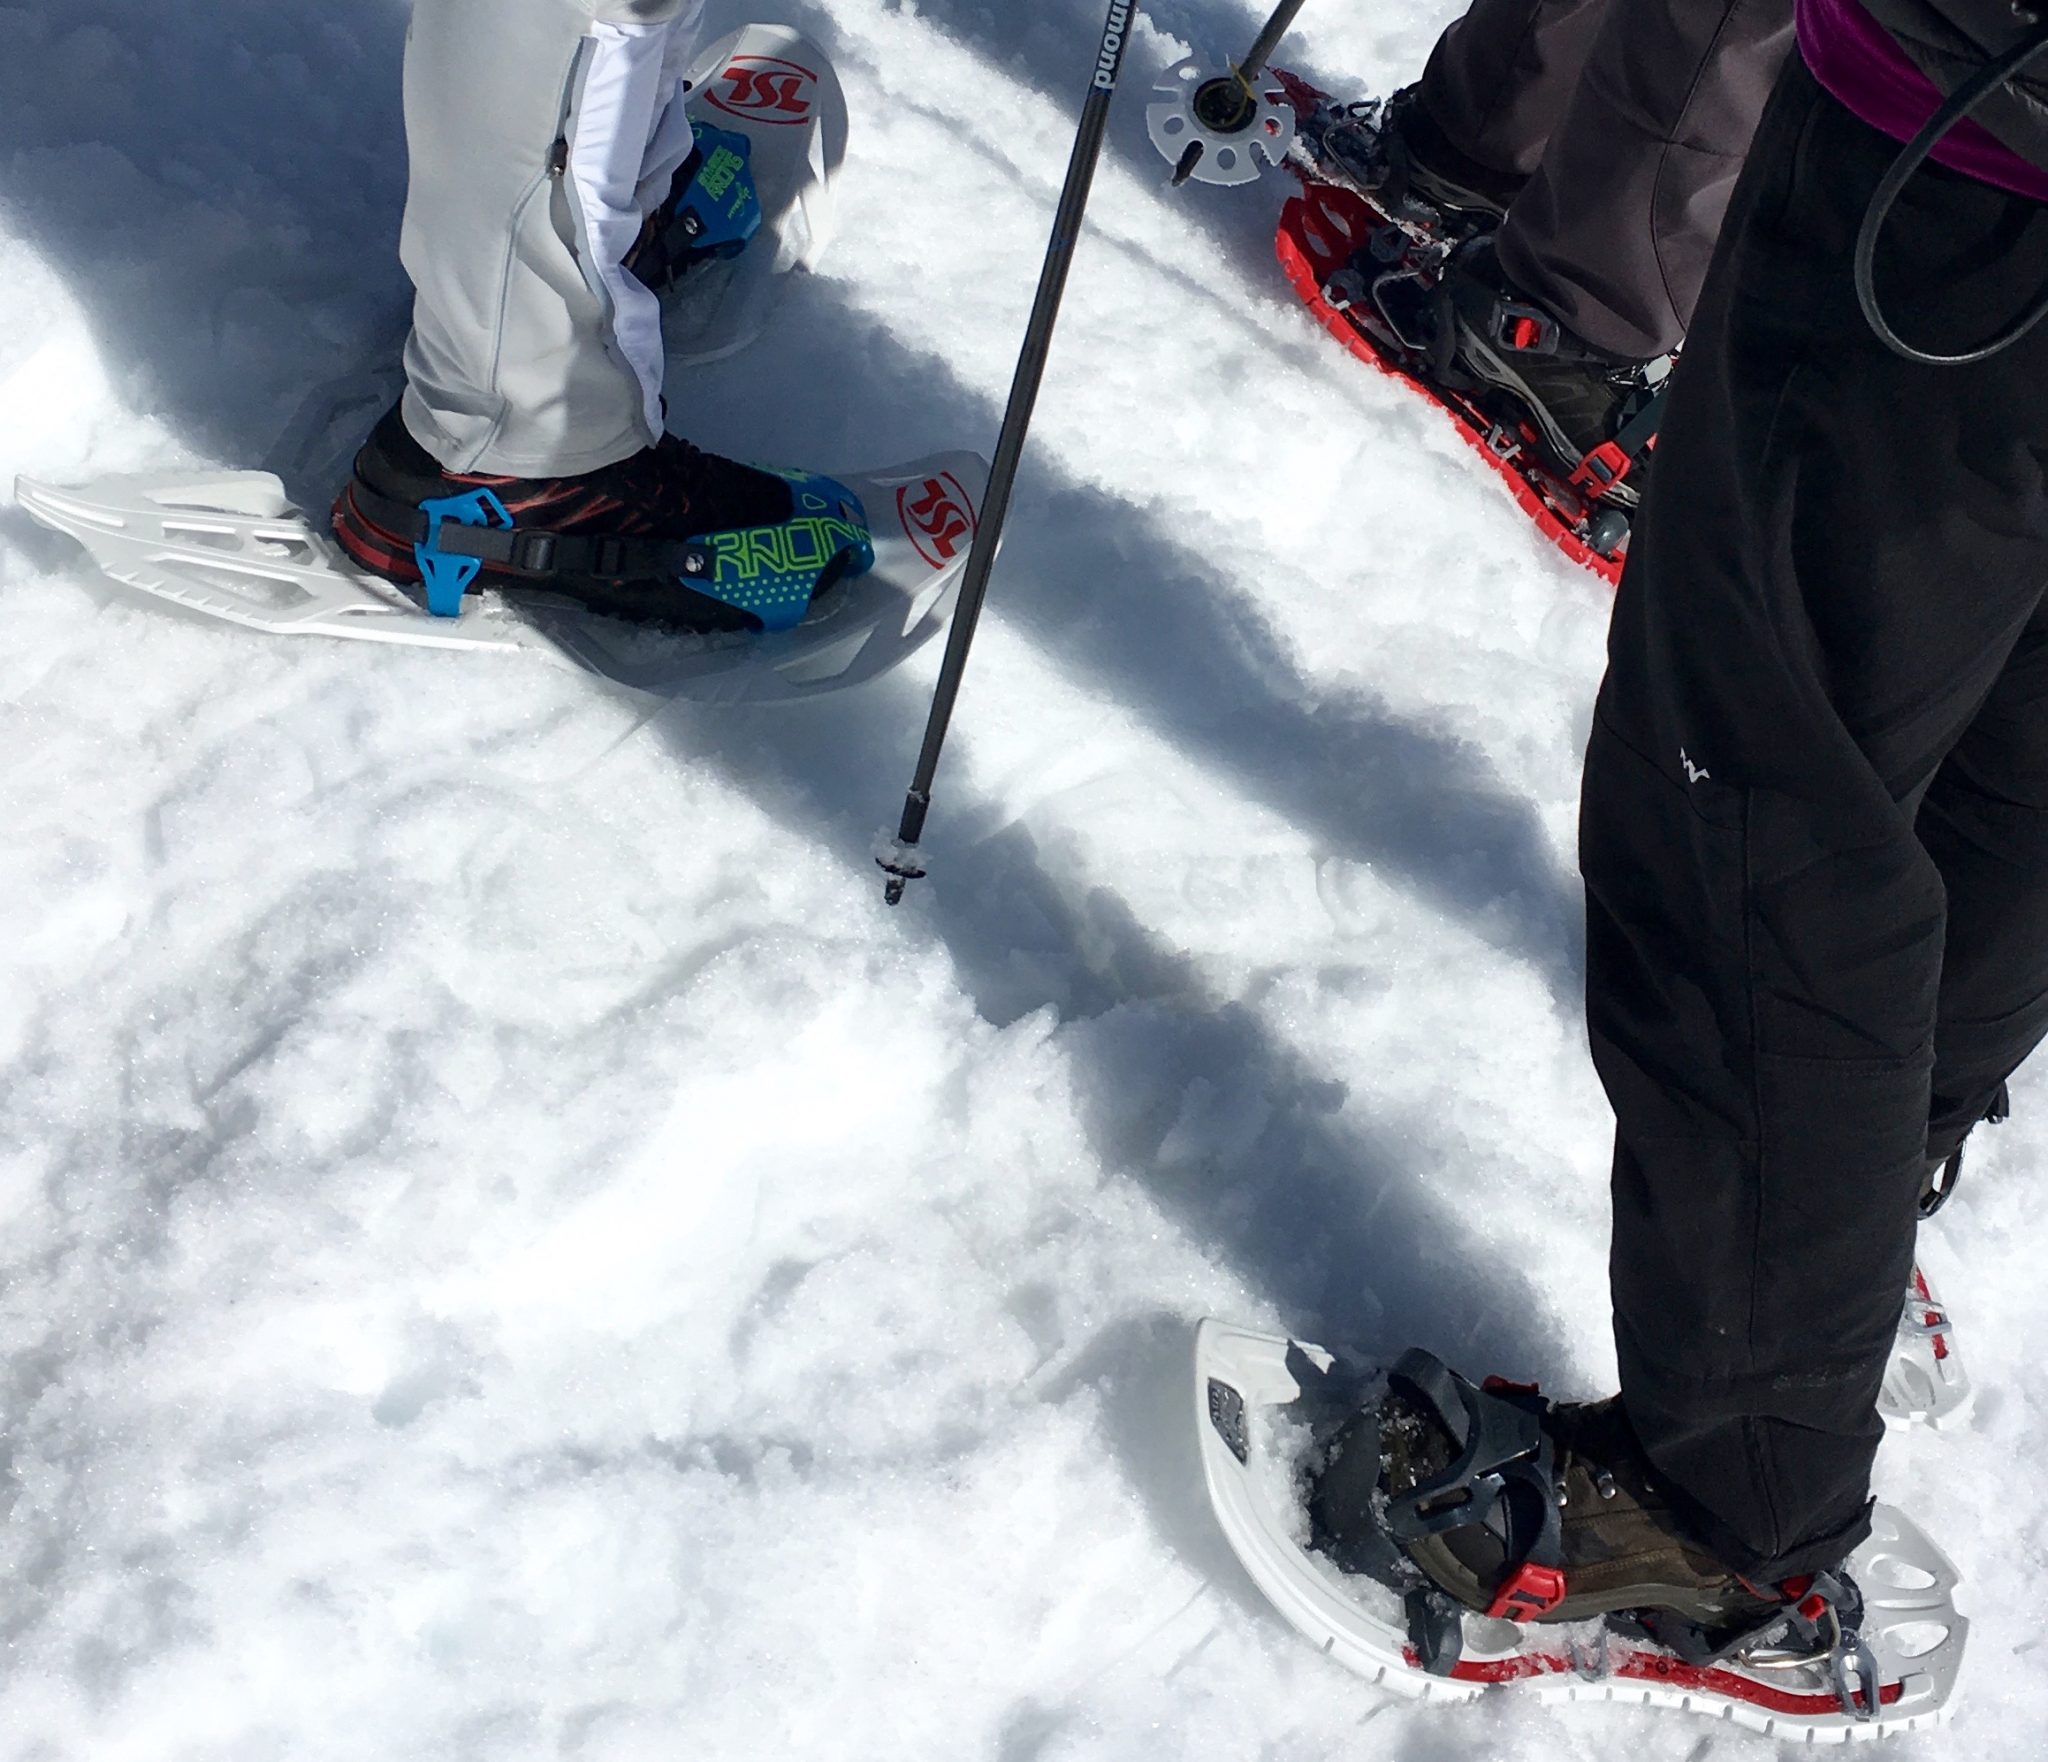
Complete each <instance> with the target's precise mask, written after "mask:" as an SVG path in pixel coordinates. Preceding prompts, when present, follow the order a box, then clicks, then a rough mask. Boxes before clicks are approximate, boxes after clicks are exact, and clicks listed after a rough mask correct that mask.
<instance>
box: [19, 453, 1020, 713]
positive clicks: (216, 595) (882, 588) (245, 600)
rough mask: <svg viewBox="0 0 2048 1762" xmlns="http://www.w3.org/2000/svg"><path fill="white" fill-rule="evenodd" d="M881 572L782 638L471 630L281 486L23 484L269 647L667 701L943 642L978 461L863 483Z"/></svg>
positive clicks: (496, 616) (534, 599)
mask: <svg viewBox="0 0 2048 1762" xmlns="http://www.w3.org/2000/svg"><path fill="white" fill-rule="evenodd" d="M840 481H841V482H842V483H843V484H844V485H845V487H846V488H848V489H850V490H851V491H853V492H854V494H855V495H857V496H858V497H859V498H860V501H861V504H862V506H863V507H864V508H865V509H866V511H867V517H868V522H869V527H870V530H871V531H872V533H873V537H874V553H875V564H874V567H873V568H872V569H870V570H869V571H868V572H867V573H865V574H863V575H860V576H857V577H855V578H854V579H852V580H850V581H847V582H845V583H843V584H842V585H841V586H840V587H838V588H837V589H835V590H834V591H833V593H832V594H831V595H829V596H828V597H827V598H825V599H823V600H821V601H820V602H819V604H818V605H817V607H816V608H815V609H814V610H813V612H812V614H811V616H809V617H808V618H806V619H805V620H804V621H803V622H802V623H801V624H799V625H797V626H796V628H795V629H793V630H788V631H784V632H780V633H777V634H773V635H747V634H737V633H735V634H719V635H688V634H682V633H678V632H674V631H668V630H663V629H661V628H659V627H653V626H645V625H635V624H629V623H625V622H623V621H621V620H619V619H615V618H607V617H603V616H601V615H598V614H595V613H592V612H591V611H589V610H588V609H587V608H584V607H581V606H578V605H577V604H575V603H574V602H573V601H570V600H568V599H560V600H550V599H549V598H548V597H546V596H544V595H529V594H522V595H520V596H518V597H517V598H516V600H515V599H508V598H507V597H505V596H504V595H501V594H498V593H496V592H493V591H488V590H486V591H483V592H477V593H472V594H471V595H470V596H469V599H468V600H467V601H465V603H464V609H463V611H462V614H461V616H460V617H455V618H441V617H434V616H431V615H430V614H429V613H428V612H427V610H426V608H425V606H424V605H423V604H422V603H421V602H420V601H419V600H418V599H416V598H414V597H412V596H411V595H410V594H408V593H407V592H405V591H404V590H403V589H401V588H399V587H396V586H394V585H393V584H392V583H390V582H388V581H385V580H383V579H381V578H380V577H378V576H375V575H371V574H368V573H366V572H364V571H362V570H358V569H356V568H354V567H352V566H351V565H350V564H349V562H348V561H347V559H346V558H345V557H343V555H342V554H341V550H340V547H339V546H338V545H337V544H336V543H335V542H334V540H333V539H332V538H331V537H329V536H328V534H327V532H326V531H325V530H324V525H325V523H324V521H323V522H322V523H321V526H320V527H318V528H316V527H315V525H314V524H313V523H312V522H310V521H309V520H308V519H307V518H306V516H305V515H304V514H302V513H301V512H300V511H299V510H298V509H297V508H295V507H293V506H292V505H291V503H290V501H289V499H288V498H287V497H286V495H285V490H284V486H283V484H282V483H281V482H280V481H279V480H278V479H277V478H276V477H274V476H272V475H271V474H270V473H269V472H266V471H224V472H213V473H203V472H168V473H164V474H161V475H155V476H135V477H114V478H107V479H104V480H102V481H101V482H99V483H96V484H89V485H86V486H84V487H81V488H78V489H60V488H56V487H53V486H51V485H48V484H42V483H37V482H34V481H33V480H31V479H29V478H26V477H24V478H20V479H18V480H17V481H16V483H15V495H16V498H17V499H18V500H19V501H20V503H21V505H22V508H23V510H24V511H25V512H27V513H28V514H30V515H32V516H33V517H34V518H35V519H37V520H39V521H41V522H42V523H43V524H44V525H45V526H49V527H52V528H54V529H55V530H57V531H59V532H62V533H66V534H68V535H69V536H71V537H72V538H75V539H77V540H78V542H79V543H80V544H82V545H84V546H85V548H86V550H87V551H88V552H89V553H90V555H91V556H92V559H93V561H94V562H95V563H97V564H98V565H99V567H100V568H101V569H102V570H103V571H104V572H105V573H106V574H107V575H109V576H111V577H112V578H113V579H114V580H116V581H119V582H123V583H125V584H127V585H128V586H130V587H132V588H135V589H136V590H138V591H139V592H142V593H145V594H149V595H152V596H153V597H155V598H157V599H161V600H166V601H169V602H170V603H172V604H173V605H176V606H179V607H182V608H183V609H184V610H186V611H188V612H193V613H198V614H200V615H202V616H204V617H208V618H213V619H218V620H220V621H222V622H224V623H229V624H236V625H240V626H241V627H242V628H244V629H246V630H254V631H259V632H261V633H262V634H264V635H267V636H327V637H340V638H345V639H349V640H353V641H358V642H385V643H400V644H405V645H408V646H411V647H416V648H435V649H452V650H465V651H470V652H477V651H497V652H513V653H533V654H538V655H540V656H542V657H543V658H545V659H548V660H551V661H556V662H560V663H563V664H566V665H569V666H572V667H576V668H580V669H582V670H584V671H586V672H591V673H597V674H601V675H602V676H604V677H605V678H608V679H611V680H614V681H616V682H618V683H619V684H622V685H625V686H628V687H631V688H632V689H634V690H637V691H643V692H648V693H651V694H653V695H655V696H660V697H672V698H689V699H694V700H698V701H708V702H717V703H764V702H777V701H784V700H789V699H794V698H804V697H814V696H817V695H819V694H821V693H824V692H829V691H838V690H842V689H844V688H846V687H847V686H851V685H858V684H860V683H862V682H863V681H866V680H869V679H873V678H876V677H878V676H880V675H881V674H883V673H886V672H888V671H889V670H890V669H891V668H893V667H895V666H897V665H898V664H900V663H901V662H902V661H903V660H905V659H906V658H907V657H908V656H909V655H910V654H912V653H913V652H915V651H916V650H917V649H918V648H919V647H921V646H922V645H923V644H924V643H925V642H926V641H927V640H928V639H929V638H930V637H932V636H933V635H935V634H936V633H937V632H938V631H939V630H941V629H943V628H944V627H945V624H946V620H947V619H948V618H949V617H950V616H951V614H952V608H953V601H954V598H955V596H956V595H957V593H958V591H959V586H960V578H961V576H962V574H963V573H964V572H965V569H966V564H967V556H968V550H969V547H970V545H971V543H972V540H973V536H974V532H975V528H976V526H977V525H978V523H979V520H980V509H981V499H982V496H983V493H984V492H985V490H986V489H987V486H988V465H987V463H986V461H984V460H983V459H981V458H980V457H979V456H977V455H976V454H973V453H943V454H939V455H937V456H935V457H933V458H929V459H920V460H918V461H916V462H915V463H912V464H909V465H903V466H898V467H894V468H890V469H885V470H880V471H869V472H861V473H849V474H847V475H845V476H844V477H842V478H841V479H840Z"/></svg>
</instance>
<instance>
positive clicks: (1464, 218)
mask: <svg viewBox="0 0 2048 1762" xmlns="http://www.w3.org/2000/svg"><path fill="white" fill-rule="evenodd" d="M1281 77H1282V79H1283V82H1284V83H1285V84H1286V86H1287V90H1288V93H1289V96H1290V98H1291V99H1292V100H1293V102H1294V104H1295V108H1296V111H1297V113H1299V114H1303V115H1304V116H1306V117H1307V118H1308V132H1309V135H1310V146H1311V152H1312V155H1313V157H1314V159H1315V161H1316V169H1317V171H1318V172H1319V173H1320V174H1321V175H1323V176H1324V177H1326V178H1328V179H1329V181H1331V182H1333V183H1338V184H1343V185H1346V186H1348V187H1350V188H1351V189H1353V190H1356V191H1357V192H1358V193H1359V194H1360V195H1363V196H1367V197H1370V198H1371V199H1372V200H1373V202H1374V203H1375V204H1377V205H1379V206H1380V207H1382V208H1384V209H1385V210H1386V211H1387V212H1388V213H1390V214H1392V215H1395V216H1396V217H1399V218H1404V219H1407V220H1409V221H1411V222H1413V223H1415V224H1418V225H1421V226H1423V227H1425V228H1426V229H1427V230H1429V231H1431V232H1433V233H1440V234H1441V235H1442V236H1444V237H1446V238H1453V239H1455V238H1461V237H1464V236H1466V235H1468V234H1470V233H1473V232H1478V231H1484V230H1487V229H1490V228H1492V227H1495V226H1498V225H1499V224H1500V222H1501V218H1502V216H1503V215H1505V214H1506V213H1507V210H1508V204H1509V203H1510V202H1512V201H1513V200H1514V199H1515V197H1516V196H1517V195H1518V194H1519V193H1520V191H1521V188H1522V186H1523V185H1524V184H1526V183H1527V182H1528V181H1529V180H1528V179H1527V178H1526V177H1524V176H1522V175H1520V174H1518V173H1515V172H1508V171H1496V170H1494V169H1493V168H1492V167H1491V166H1487V165H1481V164H1480V163H1479V161H1478V160H1476V159H1474V158H1472V157H1470V155H1468V154H1466V153H1465V152H1464V151H1463V150H1462V149H1460V148H1459V147H1457V146H1456V145H1455V144H1454V143H1453V142H1452V140H1451V138H1450V137H1449V136H1448V135H1446V134H1445V133H1444V131H1443V130H1442V129H1441V128H1439V127H1438V126H1437V123H1436V119H1435V118H1434V117H1432V116H1431V115H1430V114H1429V112H1428V110H1427V109H1425V108H1424V107H1423V103H1422V97H1421V88H1420V87H1418V86H1403V87H1402V88H1401V89H1400V90H1399V91H1398V92H1396V93H1395V94H1394V95H1393V96H1392V97H1391V98H1389V99H1387V100H1386V102H1385V103H1383V104H1382V103H1380V102H1378V101H1376V100H1367V101H1365V102H1362V103H1356V104H1340V103H1338V102H1337V101H1336V100H1334V99H1329V98H1325V97H1324V96H1323V95H1322V94H1321V93H1320V92H1317V91H1316V90H1315V89H1314V88H1313V87H1311V86H1309V85H1307V84H1306V83H1305V82H1302V81H1299V80H1295V79H1294V78H1293V76H1292V75H1283V76H1281ZM1418 203H1419V204H1422V206H1421V207H1417V206H1416V204H1418Z"/></svg>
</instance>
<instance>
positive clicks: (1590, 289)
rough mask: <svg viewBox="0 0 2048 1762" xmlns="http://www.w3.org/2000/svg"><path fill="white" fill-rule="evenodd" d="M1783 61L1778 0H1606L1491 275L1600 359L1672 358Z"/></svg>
mask: <svg viewBox="0 0 2048 1762" xmlns="http://www.w3.org/2000/svg"><path fill="white" fill-rule="evenodd" d="M1791 48H1792V6H1791V0H1705V3H1704V4H1694V3H1692V0H1612V3H1611V4H1610V5H1609V6H1608V7H1607V9H1606V14H1605V20H1604V23H1603V25H1602V28H1601V30H1600V32H1599V35H1598V36H1597V38H1595V39H1594V40H1593V42H1592V44H1591V46H1590V50H1589V52H1586V53H1585V54H1584V55H1583V63H1584V67H1583V72H1582V73H1581V74H1580V76H1579V77H1578V79H1577V80H1576V82H1575V83H1574V85H1573V87H1572V90H1571V93H1570V103H1569V105H1568V107H1566V108H1565V109H1564V110H1563V112H1562V115H1561V118H1560V119H1559V120H1557V121H1556V123H1555V125H1554V126H1553V127H1552V128H1551V129H1550V130H1549V131H1548V133H1547V135H1546V137H1545V139H1546V145H1545V147H1544V150H1543V152H1542V154H1541V157H1540V162H1539V163H1535V164H1533V165H1532V166H1531V168H1530V169H1532V170H1533V172H1534V175H1533V176H1532V177H1531V178H1530V180H1529V182H1528V184H1527V185H1526V186H1525V187H1524V188H1523V190H1522V191H1521V193H1520V194H1519V195H1518V196H1517V197H1516V198H1515V201H1514V205H1513V206H1512V207H1511V208H1510V209H1509V210H1508V216H1507V220H1506V222H1505V224H1504V225H1503V226H1502V227H1501V230H1500V233H1499V237H1498V249H1499V252H1500V262H1501V267H1502V268H1503V269H1505V270H1506V271H1507V273H1508V275H1509V277H1510V278H1511V279H1512V280H1513V281H1514V282H1515V283H1516V284H1517V285H1518V286H1519V287H1521V288H1522V289H1523V290H1524V291H1526V292H1527V293H1528V294H1529V295H1531V296H1532V297H1533V298H1534V299H1535V300H1536V301H1537V302H1538V303H1539V304H1540V305H1542V306H1543V307H1545V308H1546V309H1547V310H1549V311H1550V312H1551V313H1553V314H1554V315H1555V316H1556V317H1557V318H1558V319H1559V320H1561V321H1562V322H1563V323H1564V325H1565V326H1566V327H1567V328H1568V329H1570V330H1571V331H1572V332H1573V333H1574V334H1575V335H1577V336H1579V337H1580V338H1582V339H1583V340H1585V341H1586V342H1588V343H1591V344H1592V345H1593V346H1594V347H1595V348H1597V349H1602V350H1605V351H1607V352H1608V353H1609V354H1612V355H1617V356H1622V357H1625V358H1627V359H1630V360H1637V361H1646V360H1649V359H1651V358H1652V357H1654V356H1658V355H1662V354H1666V353H1668V352H1669V351H1670V350H1672V349H1674V348H1676V347H1677V346H1678V344H1679V343H1680V342H1682V341H1683V340H1684V338H1685V332H1686V327H1687V326H1688V325H1689V324H1690V323H1691V321H1692V309H1693V306H1694V303H1695V302H1696V301H1697V299H1698V297H1699V290H1700V282H1701V279H1702V278H1703V277H1704V276H1705V274H1706V269H1707V262H1708V259H1709V258H1710V257H1711V256H1712V255H1713V250H1714V241H1715V239H1716V237H1717V236H1718V235H1719V233H1720V229H1721V217H1722V215H1723V213H1724V212H1725V211H1726V209H1727V206H1728V198H1729V194H1730V192H1731V191H1732V190H1733V189H1734V187H1735V179H1736V175H1737V173H1739V172H1740V171H1741V169H1742V161H1743V156H1744V155H1745V154H1746V153H1747V152H1748V151H1749V143H1750V137H1751V136H1752V135H1753V134H1754V133H1755V131H1756V123H1757V118H1758V116H1759V115H1760V114H1762V111H1763V106H1764V99H1765V97H1766V96H1767V95H1768V94H1769V92H1770V90H1771V86H1772V83H1773V82H1774V81H1775V80H1776V78H1777V76H1778V72H1779V70H1780V69H1781V68H1782V67H1783V66H1784V65H1785V59H1786V57H1787V55H1788V54H1789V53H1790V52H1791ZM1539 91H1540V94H1541V97H1542V101H1543V102H1546V103H1547V102H1548V87H1547V86H1542V87H1540V88H1539ZM1447 126H1448V125H1447Z"/></svg>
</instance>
